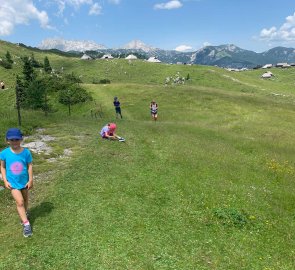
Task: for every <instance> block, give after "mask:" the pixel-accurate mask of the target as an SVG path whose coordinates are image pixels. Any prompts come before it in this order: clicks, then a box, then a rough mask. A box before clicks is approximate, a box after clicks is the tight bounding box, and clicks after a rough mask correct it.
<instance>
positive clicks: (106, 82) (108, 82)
mask: <svg viewBox="0 0 295 270" xmlns="http://www.w3.org/2000/svg"><path fill="white" fill-rule="evenodd" d="M99 83H100V84H110V83H111V81H110V80H109V79H102V80H99Z"/></svg>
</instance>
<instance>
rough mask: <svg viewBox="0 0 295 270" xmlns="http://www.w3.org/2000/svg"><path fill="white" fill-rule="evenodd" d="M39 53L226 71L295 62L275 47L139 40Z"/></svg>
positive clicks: (54, 44)
mask: <svg viewBox="0 0 295 270" xmlns="http://www.w3.org/2000/svg"><path fill="white" fill-rule="evenodd" d="M38 48H39V49H41V50H51V49H57V50H60V51H62V52H71V53H73V52H74V53H77V54H79V53H80V54H81V53H82V52H83V53H87V52H88V51H91V55H92V56H94V57H95V53H97V55H99V54H101V53H105V54H107V53H109V54H115V55H122V54H124V55H126V54H131V53H136V54H140V55H143V56H144V57H146V58H148V57H152V56H153V57H157V58H158V59H159V60H160V61H162V62H165V63H186V64H199V65H217V66H220V67H230V68H253V67H256V66H260V65H265V64H277V63H295V49H294V48H286V47H275V48H272V49H270V50H268V51H266V52H262V53H256V52H254V51H249V50H245V49H241V48H239V47H237V46H235V45H233V44H226V45H220V46H206V47H203V48H201V49H199V50H197V51H194V52H180V51H176V50H163V49H159V48H155V47H152V46H149V45H146V44H145V43H143V42H142V41H140V40H133V41H131V42H129V43H128V44H126V45H124V46H122V47H121V48H115V49H110V48H107V47H106V46H104V45H102V44H97V43H95V42H93V41H69V40H63V39H46V40H44V41H42V43H41V44H40V45H39V46H38Z"/></svg>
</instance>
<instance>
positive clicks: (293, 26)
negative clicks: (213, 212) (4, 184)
mask: <svg viewBox="0 0 295 270" xmlns="http://www.w3.org/2000/svg"><path fill="white" fill-rule="evenodd" d="M259 37H260V39H261V40H265V41H279V42H281V41H283V42H289V41H295V12H294V14H293V15H291V16H288V17H286V21H285V23H284V24H283V25H282V26H281V27H279V28H277V27H275V26H272V27H270V28H268V29H267V28H264V29H262V30H261V32H260V36H259Z"/></svg>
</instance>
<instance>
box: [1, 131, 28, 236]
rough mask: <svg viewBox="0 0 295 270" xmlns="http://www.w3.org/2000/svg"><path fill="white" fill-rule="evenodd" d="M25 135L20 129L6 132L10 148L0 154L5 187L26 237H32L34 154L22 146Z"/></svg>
mask: <svg viewBox="0 0 295 270" xmlns="http://www.w3.org/2000/svg"><path fill="white" fill-rule="evenodd" d="M22 140H23V135H22V133H21V131H20V130H19V129H18V128H10V129H8V131H7V132H6V142H7V143H8V145H9V146H8V147H7V148H5V149H4V150H3V151H2V152H1V153H0V161H1V174H2V178H3V181H4V185H5V187H6V188H7V189H9V190H10V191H11V195H12V197H13V199H14V200H15V202H16V208H17V212H18V215H19V217H20V219H21V224H22V225H23V235H24V237H29V236H32V234H33V233H32V228H31V224H30V221H29V219H28V203H29V190H30V189H31V188H32V187H33V166H32V161H33V158H32V154H31V152H30V150H28V149H27V148H23V147H22V146H21V142H22Z"/></svg>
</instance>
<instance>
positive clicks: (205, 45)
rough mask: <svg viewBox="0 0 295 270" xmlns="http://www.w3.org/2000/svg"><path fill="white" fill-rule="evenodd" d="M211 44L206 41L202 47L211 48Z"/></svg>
mask: <svg viewBox="0 0 295 270" xmlns="http://www.w3.org/2000/svg"><path fill="white" fill-rule="evenodd" d="M211 45H212V44H211V43H210V42H207V41H205V42H204V43H203V47H207V46H211Z"/></svg>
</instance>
